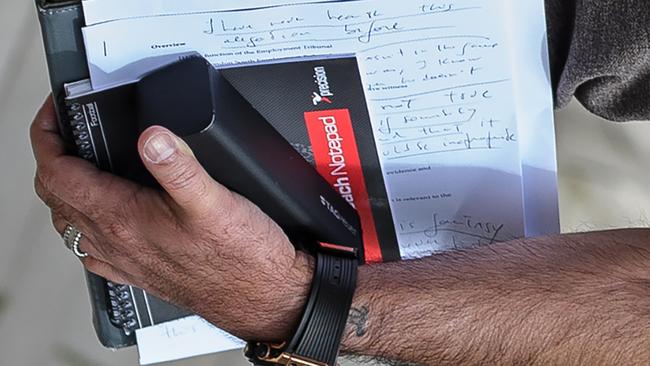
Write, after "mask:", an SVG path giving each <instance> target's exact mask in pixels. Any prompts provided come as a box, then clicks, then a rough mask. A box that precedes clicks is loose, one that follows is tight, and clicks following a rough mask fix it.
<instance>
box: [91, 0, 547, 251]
mask: <svg viewBox="0 0 650 366" xmlns="http://www.w3.org/2000/svg"><path fill="white" fill-rule="evenodd" d="M511 2H512V1H510V0H503V1H495V2H489V3H487V4H485V3H484V2H482V1H477V0H456V1H451V2H448V3H445V4H434V5H430V6H427V5H422V3H421V2H417V1H413V0H406V1H401V2H399V3H396V2H394V1H389V0H375V1H353V2H339V3H327V4H309V5H295V6H290V7H276V8H270V9H260V10H251V11H245V12H242V11H239V12H224V13H216V14H212V13H211V14H184V15H175V16H161V17H148V18H141V19H125V20H119V21H113V22H109V23H104V24H99V25H96V26H92V27H88V28H86V29H85V30H84V35H85V38H86V47H87V51H88V56H89V63H90V69H91V75H92V79H93V83H94V86H95V87H102V86H106V85H110V84H113V83H120V82H124V81H127V80H133V79H135V78H137V77H138V76H139V75H141V74H142V73H143V72H145V71H148V70H149V69H147V70H143V69H140V68H132V67H129V66H128V65H129V64H130V63H132V62H134V61H137V60H142V59H145V58H148V57H160V56H163V55H168V54H173V53H176V52H186V51H192V50H194V51H198V52H200V53H201V54H202V55H203V56H205V57H206V58H208V59H209V60H210V61H211V62H213V63H214V64H216V65H224V64H232V63H241V62H254V61H261V60H268V59H275V58H284V57H298V56H305V55H326V54H341V53H350V52H356V53H357V54H358V58H359V60H360V64H361V69H362V73H363V74H364V79H365V83H366V85H367V88H368V89H367V98H368V100H369V104H370V108H371V112H372V113H371V114H372V117H373V124H374V127H375V129H376V136H375V137H376V140H377V143H378V146H379V154H380V157H381V160H382V163H383V164H382V166H383V170H384V174H385V179H386V182H387V187H388V191H389V197H390V198H391V201H392V202H391V209H392V211H393V215H394V217H395V225H396V231H397V233H398V237H399V242H400V247H401V249H402V254H403V256H404V257H405V258H412V257H419V256H423V255H428V254H431V253H432V252H434V251H437V250H444V249H448V248H450V247H457V246H466V245H472V244H476V243H486V242H491V241H494V240H507V239H511V238H513V237H520V236H523V235H524V233H525V232H526V231H527V230H526V225H525V224H524V217H529V216H534V213H535V212H536V211H539V209H540V207H541V206H540V205H538V204H534V203H535V201H533V200H531V202H530V203H529V202H527V203H526V206H525V207H526V209H527V212H526V214H524V203H523V199H522V195H523V194H524V193H523V191H522V184H524V183H526V182H528V184H526V185H524V186H528V187H534V188H536V189H538V188H540V187H537V186H535V185H534V184H533V183H535V181H536V180H535V179H532V180H527V179H525V177H524V178H523V182H522V165H524V166H525V167H531V166H532V167H534V168H535V167H537V166H540V167H541V166H542V165H544V168H546V169H547V171H549V172H550V176H551V177H552V178H554V177H555V175H554V174H553V172H554V169H553V168H552V166H551V165H552V163H550V164H549V161H550V160H552V159H549V158H548V157H549V156H551V157H553V156H555V149H554V143H548V142H549V141H548V139H544V142H543V143H537V144H535V145H534V147H531V146H532V145H529V144H528V143H527V144H526V146H525V147H523V148H522V150H521V152H522V153H523V152H525V156H522V157H521V158H520V150H519V148H520V144H519V143H518V142H519V141H520V136H523V138H525V139H526V141H528V142H530V141H534V140H535V139H536V138H538V137H539V135H540V134H539V132H538V131H536V130H537V129H538V128H540V127H541V128H544V126H542V125H540V124H543V125H545V126H546V128H545V129H546V130H548V131H549V133H547V134H543V135H544V136H546V135H549V136H551V135H552V134H553V130H552V118H550V116H549V115H548V111H551V110H552V104H551V100H550V99H549V96H550V85H549V84H548V82H546V83H540V82H539V81H540V80H547V73H546V70H545V69H544V68H543V67H544V65H545V63H544V62H543V61H544V58H543V53H542V50H534V51H536V53H535V54H534V55H533V56H531V52H530V47H528V48H526V49H525V52H524V51H520V50H519V48H520V46H521V45H523V44H524V42H523V41H521V37H519V38H518V37H515V36H513V34H514V33H515V32H510V33H509V32H508V28H507V27H508V26H509V25H512V24H517V25H518V26H519V27H522V26H525V27H527V28H529V29H528V30H527V32H524V33H526V34H528V35H536V36H539V37H540V38H539V40H540V41H539V42H538V44H542V41H543V37H544V34H545V33H544V30H543V29H544V27H543V24H544V21H543V16H542V15H543V13H541V14H540V13H539V11H540V8H539V6H537V7H533V6H526V7H522V6H519V8H516V7H513V4H512V3H511ZM527 3H528V2H527ZM539 3H540V4H541V2H539ZM515 6H517V5H515ZM523 8H525V9H523ZM517 9H519V10H517ZM542 10H543V9H542ZM522 14H523V15H525V16H522ZM521 18H531V19H528V21H527V22H526V23H523V22H524V21H523V20H521ZM533 19H538V20H537V21H533ZM531 24H532V25H531ZM520 32H521V30H520ZM131 34H138V35H139V36H138V37H130V36H129V35H131ZM515 46H516V47H515ZM530 61H534V62H531V63H530V65H531V66H529V67H528V66H526V67H520V65H521V64H523V63H529V62H530ZM516 66H518V67H516ZM540 67H541V68H540ZM531 81H532V82H535V85H538V86H539V88H535V90H534V91H533V92H529V90H528V89H531V88H528V87H526V88H524V85H530V82H531ZM514 88H517V89H518V90H519V91H520V92H519V93H517V94H516V95H515V93H514V91H513V90H514ZM539 90H541V92H540V91H539ZM540 95H541V96H542V97H541V98H540ZM529 96H530V97H529ZM515 98H516V100H517V103H515ZM530 105H533V107H535V108H531V106H530ZM540 111H542V112H545V114H544V115H543V116H542V117H541V118H540V116H539V115H538V114H539V113H540ZM533 113H535V114H533ZM517 120H519V121H522V122H523V121H527V122H526V123H520V124H519V125H518V124H517ZM535 121H539V122H537V123H533V122H535ZM423 126H425V127H427V130H423V129H422V127H423ZM486 126H487V127H486ZM416 127H417V128H416ZM519 130H521V131H519ZM520 133H521V135H520ZM535 142H537V141H536V140H535ZM452 146H453V147H458V148H457V149H452V148H451V147H452ZM468 147H469V149H468ZM403 150H409V152H407V153H405V152H404V151H403ZM416 150H417V151H416ZM450 150H451V151H450ZM416 152H418V153H416ZM522 155H523V154H522ZM538 156H542V157H544V158H542V159H540V158H537V157H538ZM540 162H541V163H540ZM549 167H550V168H549ZM429 168H432V169H431V170H429ZM414 170H415V171H414ZM528 170H530V169H528ZM533 171H534V170H533ZM531 176H533V175H531ZM551 180H552V181H553V179H551ZM553 183H554V182H553ZM542 188H544V190H546V191H549V189H548V187H547V186H544V187H542ZM539 192H540V190H535V191H533V190H531V192H526V196H529V197H532V198H535V197H537V196H539ZM553 192H556V186H555V184H551V188H550V192H546V193H550V194H551V195H552V193H553ZM556 197H557V196H554V197H551V199H550V201H554V200H555V202H556ZM536 201H537V202H548V201H549V196H548V195H545V196H543V198H542V199H541V200H539V199H537V200H536ZM546 206H548V205H546ZM551 206H552V205H551ZM528 211H530V212H531V213H530V215H529V213H528ZM545 211H546V212H551V211H552V210H548V209H546V208H545ZM551 217H552V218H551V219H550V220H549V222H551V224H549V225H545V226H544V227H541V228H539V225H537V222H534V223H531V225H529V226H530V230H528V231H529V232H542V231H555V230H557V224H555V225H553V224H552V223H557V221H558V220H557V212H555V214H554V215H553V214H551ZM441 225H442V226H443V227H441ZM535 226H537V228H535V230H533V228H534V227H535ZM495 232H496V234H497V235H496V236H494V237H492V236H491V235H492V234H495Z"/></svg>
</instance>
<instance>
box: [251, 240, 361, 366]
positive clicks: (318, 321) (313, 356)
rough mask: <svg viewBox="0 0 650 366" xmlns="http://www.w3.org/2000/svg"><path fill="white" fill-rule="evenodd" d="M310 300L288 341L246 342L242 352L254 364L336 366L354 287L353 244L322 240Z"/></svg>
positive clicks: (356, 266) (355, 269)
mask: <svg viewBox="0 0 650 366" xmlns="http://www.w3.org/2000/svg"><path fill="white" fill-rule="evenodd" d="M318 248H319V249H318V251H317V252H316V253H315V257H316V266H315V269H314V279H313V283H312V288H311V292H310V295H309V300H308V301H307V306H306V307H305V311H304V314H303V316H302V320H301V321H300V324H299V325H298V328H297V329H296V331H295V334H294V336H293V338H292V339H291V340H290V341H287V342H284V343H281V344H270V343H264V342H249V343H248V345H247V347H246V350H245V355H246V357H247V358H248V359H249V360H250V361H251V362H252V363H253V364H254V365H256V366H275V365H284V366H335V365H336V359H337V357H338V353H339V349H340V344H341V338H342V337H343V332H344V330H345V326H346V323H347V319H348V314H349V312H350V307H351V306H352V298H353V296H354V291H355V289H356V283H357V270H358V266H359V258H358V251H357V250H356V249H354V248H350V247H344V246H337V245H332V244H325V243H321V244H320V245H319V246H318Z"/></svg>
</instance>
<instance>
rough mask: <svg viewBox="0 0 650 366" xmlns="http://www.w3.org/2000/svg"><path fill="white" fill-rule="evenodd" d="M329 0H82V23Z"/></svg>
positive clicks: (92, 23)
mask: <svg viewBox="0 0 650 366" xmlns="http://www.w3.org/2000/svg"><path fill="white" fill-rule="evenodd" d="M327 1H333V0H261V1H260V0H183V1H178V0H83V1H82V2H83V10H84V19H85V21H86V25H94V24H98V23H105V22H111V21H114V20H121V19H129V18H142V17H152V16H170V15H175V14H190V13H214V12H222V11H229V10H243V9H255V8H267V7H274V6H280V5H295V4H305V3H319V2H327Z"/></svg>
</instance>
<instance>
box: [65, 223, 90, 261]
mask: <svg viewBox="0 0 650 366" xmlns="http://www.w3.org/2000/svg"><path fill="white" fill-rule="evenodd" d="M83 237H84V234H83V233H82V232H81V231H79V229H77V228H76V227H74V226H72V225H68V226H66V227H65V230H64V231H63V242H64V243H65V246H66V247H67V248H68V249H70V250H71V251H72V252H73V253H74V255H76V256H77V257H78V258H87V257H88V253H84V252H82V251H81V249H79V245H80V244H81V239H83Z"/></svg>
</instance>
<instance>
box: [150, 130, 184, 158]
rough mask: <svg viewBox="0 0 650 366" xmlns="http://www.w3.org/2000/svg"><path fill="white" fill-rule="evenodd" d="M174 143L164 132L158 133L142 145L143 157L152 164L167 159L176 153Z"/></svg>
mask: <svg viewBox="0 0 650 366" xmlns="http://www.w3.org/2000/svg"><path fill="white" fill-rule="evenodd" d="M176 148H177V145H176V141H175V140H174V138H173V137H172V136H170V135H169V134H168V133H166V132H159V133H157V134H155V135H153V136H151V137H150V138H149V140H147V142H145V144H144V155H145V158H147V160H149V161H150V162H152V163H154V164H159V163H162V162H163V161H165V160H167V159H169V158H170V157H171V156H172V155H174V152H175V151H176Z"/></svg>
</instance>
